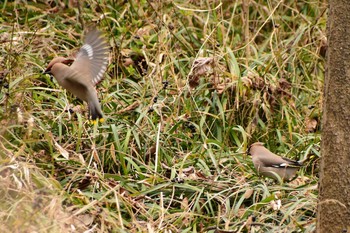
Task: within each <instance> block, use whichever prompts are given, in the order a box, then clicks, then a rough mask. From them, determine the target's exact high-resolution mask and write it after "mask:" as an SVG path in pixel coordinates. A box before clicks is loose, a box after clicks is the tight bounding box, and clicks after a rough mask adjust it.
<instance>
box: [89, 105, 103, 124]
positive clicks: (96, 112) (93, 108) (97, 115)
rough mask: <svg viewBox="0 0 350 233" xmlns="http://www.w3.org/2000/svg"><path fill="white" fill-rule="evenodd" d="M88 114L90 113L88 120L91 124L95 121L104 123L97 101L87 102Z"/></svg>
mask: <svg viewBox="0 0 350 233" xmlns="http://www.w3.org/2000/svg"><path fill="white" fill-rule="evenodd" d="M89 112H90V118H91V121H92V123H94V124H95V123H97V119H99V121H100V122H101V123H102V122H103V121H104V119H103V113H102V110H101V106H100V103H99V102H98V101H97V102H95V101H90V102H89Z"/></svg>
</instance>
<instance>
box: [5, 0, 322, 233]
mask: <svg viewBox="0 0 350 233" xmlns="http://www.w3.org/2000/svg"><path fill="white" fill-rule="evenodd" d="M74 2H75V1H52V2H51V3H50V4H49V3H46V2H45V1H37V2H28V3H26V4H19V3H16V2H12V1H5V2H3V3H1V5H0V10H1V16H0V21H1V23H2V26H1V33H0V41H1V50H0V53H1V55H0V61H1V62H0V79H1V80H0V81H1V84H0V85H1V86H0V87H1V93H0V103H1V105H2V107H1V109H0V121H1V126H2V127H1V129H0V139H1V140H0V146H1V149H0V164H1V167H0V179H1V183H2V184H3V185H2V186H1V187H0V193H1V196H2V197H3V201H2V202H1V204H0V227H1V229H2V231H3V232H34V231H36V232H67V231H68V232H84V231H88V230H90V231H89V232H170V231H172V232H175V231H179V230H180V231H183V232H206V231H208V232H214V231H215V230H221V231H217V232H230V231H231V232H232V231H235V232H258V231H270V232H276V231H279V232H312V231H313V230H314V228H315V210H316V200H317V186H316V185H317V180H318V178H317V161H318V158H319V156H320V154H319V142H320V134H319V121H320V117H321V112H320V109H321V103H322V100H321V96H322V87H323V73H324V60H323V57H322V56H323V55H324V51H325V48H326V47H325V42H326V41H325V34H324V31H325V21H326V14H325V10H326V7H327V5H326V2H325V1H323V0H322V1H313V2H310V1H308V2H306V1H305V2H301V1H292V0H287V1H276V0H269V1H263V0H257V1H251V3H250V5H246V3H245V4H244V5H242V3H241V2H235V1H233V2H232V1H222V2H220V1H190V2H183V1H128V2H123V1H109V0H106V1H85V2H84V3H82V2H80V1H79V2H80V3H79V4H78V5H75V3H74ZM244 2H245V1H244ZM68 3H69V4H68ZM91 25H96V26H97V27H98V28H100V29H101V30H103V31H104V32H105V33H106V37H108V39H109V42H110V45H111V53H110V65H109V67H108V72H107V74H106V76H105V79H104V81H103V82H102V83H100V84H99V86H98V88H97V89H98V92H99V98H100V101H101V103H102V106H103V111H104V113H105V116H106V118H107V121H106V123H104V124H100V125H94V126H92V125H90V123H89V121H88V118H87V108H86V105H85V104H84V103H81V102H79V101H77V100H76V99H75V98H74V97H73V96H72V95H70V94H69V93H67V92H66V91H65V90H63V89H62V88H61V87H60V86H59V85H58V84H57V82H56V80H55V79H52V78H50V77H49V76H46V75H42V74H41V72H42V71H43V70H44V68H45V67H46V65H47V64H48V62H49V61H50V60H51V59H52V58H53V57H55V56H58V55H71V54H73V53H74V52H76V51H77V48H78V47H79V46H80V45H81V43H82V41H81V35H82V32H83V29H84V28H87V27H89V26H91ZM255 141H263V142H265V143H266V144H267V146H268V147H269V148H270V149H271V150H273V151H275V152H276V153H280V154H286V155H287V156H288V157H291V158H298V159H303V158H305V157H307V156H310V155H314V156H313V157H312V158H313V159H312V160H310V162H309V163H308V164H307V165H306V166H305V167H304V168H303V169H302V170H301V171H300V173H299V175H300V176H299V178H297V179H296V180H294V181H293V182H291V183H288V184H281V185H280V184H276V183H274V182H272V181H270V180H264V179H262V178H259V177H257V176H256V174H255V171H254V168H253V166H252V163H251V159H250V158H249V156H248V155H246V154H245V151H246V148H247V147H248V145H249V144H250V143H252V142H255Z"/></svg>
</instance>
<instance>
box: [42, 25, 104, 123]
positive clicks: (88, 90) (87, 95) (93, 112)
mask: <svg viewBox="0 0 350 233" xmlns="http://www.w3.org/2000/svg"><path fill="white" fill-rule="evenodd" d="M108 50H109V45H108V43H107V41H106V39H105V37H104V36H103V34H102V33H101V31H99V30H97V29H92V30H90V31H89V32H88V33H87V34H86V35H85V40H84V44H83V46H82V47H81V48H80V49H79V51H78V53H77V54H76V57H75V59H73V58H65V57H56V58H54V59H52V61H51V62H50V63H49V65H48V66H47V68H46V70H45V71H44V74H52V75H53V76H54V77H55V78H56V80H57V82H58V84H59V85H61V86H62V87H63V88H65V89H67V90H68V91H69V92H70V93H72V94H73V95H75V96H76V97H78V98H79V99H81V100H83V101H85V102H87V103H88V106H89V116H90V117H91V119H92V121H93V122H94V123H95V122H96V120H97V119H99V121H100V122H103V113H102V110H101V105H100V102H99V100H98V97H97V91H96V88H95V86H96V84H97V83H99V82H100V81H101V79H102V78H103V75H104V73H105V71H106V69H107V65H108ZM70 64H71V65H70ZM69 65H70V66H69Z"/></svg>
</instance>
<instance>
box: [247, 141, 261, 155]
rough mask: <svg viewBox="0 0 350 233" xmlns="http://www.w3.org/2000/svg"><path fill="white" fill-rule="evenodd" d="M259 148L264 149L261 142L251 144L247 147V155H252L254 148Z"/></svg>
mask: <svg viewBox="0 0 350 233" xmlns="http://www.w3.org/2000/svg"><path fill="white" fill-rule="evenodd" d="M259 147H264V143H262V142H254V143H253V144H251V145H250V146H249V147H248V151H247V153H248V154H250V155H252V153H254V151H255V150H256V148H259Z"/></svg>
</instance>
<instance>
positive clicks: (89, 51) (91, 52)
mask: <svg viewBox="0 0 350 233" xmlns="http://www.w3.org/2000/svg"><path fill="white" fill-rule="evenodd" d="M81 49H84V50H85V51H86V53H87V55H88V57H89V59H90V60H92V59H93V58H94V50H93V49H92V47H91V45H89V44H84V45H83V47H81Z"/></svg>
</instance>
